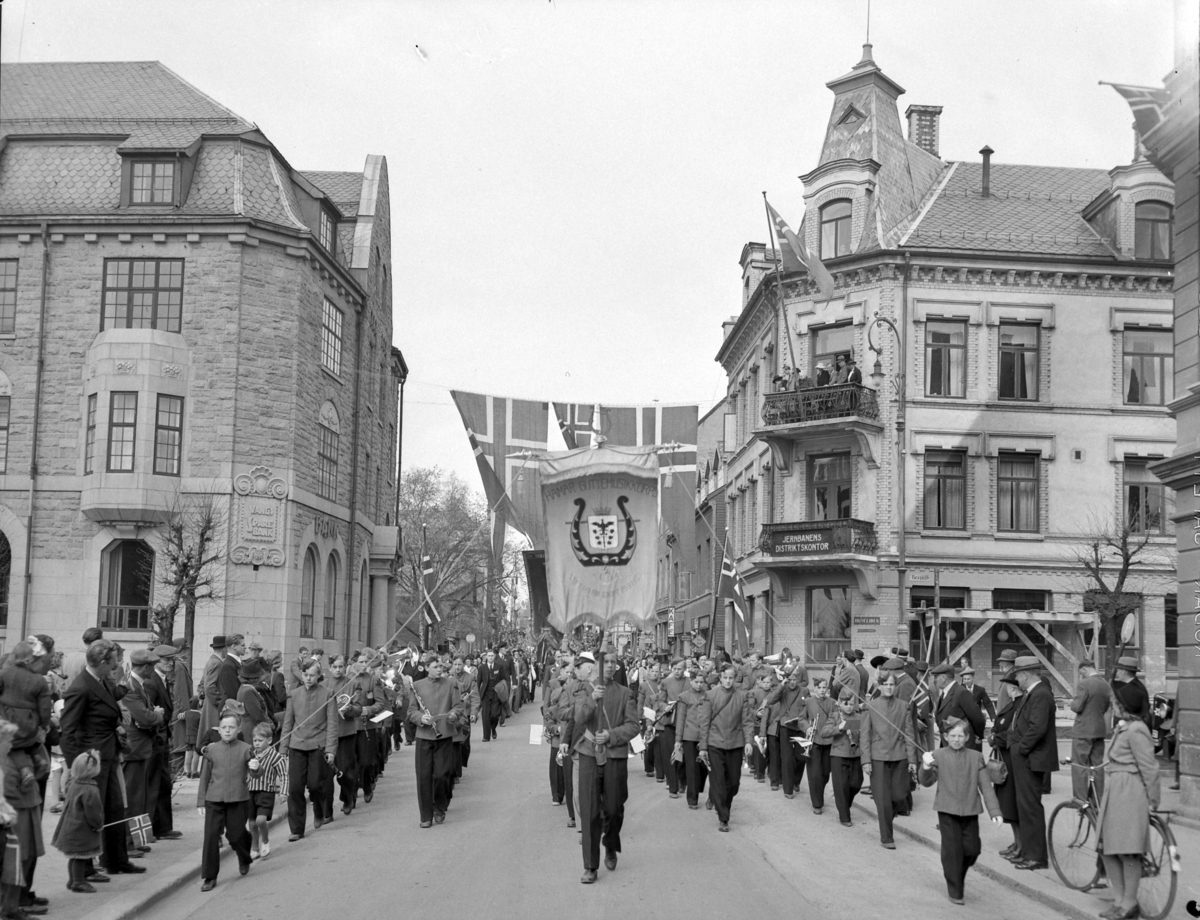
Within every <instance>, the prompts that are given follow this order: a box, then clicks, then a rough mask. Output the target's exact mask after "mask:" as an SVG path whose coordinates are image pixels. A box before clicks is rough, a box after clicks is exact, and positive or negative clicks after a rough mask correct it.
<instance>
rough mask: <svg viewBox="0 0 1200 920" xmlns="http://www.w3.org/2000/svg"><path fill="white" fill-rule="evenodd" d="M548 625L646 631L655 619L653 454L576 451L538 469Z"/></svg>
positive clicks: (627, 449)
mask: <svg viewBox="0 0 1200 920" xmlns="http://www.w3.org/2000/svg"><path fill="white" fill-rule="evenodd" d="M539 473H540V475H541V486H542V500H543V507H544V509H545V525H546V582H547V588H548V590H549V595H550V617H549V619H550V625H552V626H553V627H554V628H555V629H557V630H559V631H560V632H562V633H568V632H570V631H571V630H573V629H575V628H576V627H578V626H582V625H584V624H593V625H595V626H599V627H601V628H602V629H605V630H611V629H613V628H614V627H615V626H617V625H618V624H619V623H622V622H625V623H629V624H631V625H632V626H634V627H637V628H646V627H648V626H650V625H651V624H652V622H653V620H654V600H655V590H656V574H657V573H656V570H655V563H656V553H655V549H656V542H657V540H658V521H657V512H658V483H659V470H658V455H657V453H656V451H655V449H654V448H653V447H649V448H647V447H607V446H605V447H600V448H590V449H589V448H580V449H578V450H573V451H567V452H565V453H552V454H547V455H546V456H545V457H544V458H543V460H542V462H541V463H540V464H539Z"/></svg>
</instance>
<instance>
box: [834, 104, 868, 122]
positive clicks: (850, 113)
mask: <svg viewBox="0 0 1200 920" xmlns="http://www.w3.org/2000/svg"><path fill="white" fill-rule="evenodd" d="M864 118H866V116H865V115H863V113H862V112H860V111H859V110H858V108H857V107H856V106H854V105H848V106H846V111H845V112H843V113H842V117H841V118H840V119H838V124H839V125H856V124H858V123H859V122H860V121H862V120H863V119H864Z"/></svg>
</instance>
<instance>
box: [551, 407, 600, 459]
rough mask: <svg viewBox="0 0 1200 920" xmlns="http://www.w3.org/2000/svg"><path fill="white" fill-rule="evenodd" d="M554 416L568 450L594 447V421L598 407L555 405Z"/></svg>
mask: <svg viewBox="0 0 1200 920" xmlns="http://www.w3.org/2000/svg"><path fill="white" fill-rule="evenodd" d="M554 416H555V418H557V419H558V430H559V431H561V432H562V436H563V442H564V443H565V444H566V445H567V450H576V449H578V448H580V447H591V446H592V421H593V419H595V417H596V407H595V406H592V405H588V404H587V403H555V404H554Z"/></svg>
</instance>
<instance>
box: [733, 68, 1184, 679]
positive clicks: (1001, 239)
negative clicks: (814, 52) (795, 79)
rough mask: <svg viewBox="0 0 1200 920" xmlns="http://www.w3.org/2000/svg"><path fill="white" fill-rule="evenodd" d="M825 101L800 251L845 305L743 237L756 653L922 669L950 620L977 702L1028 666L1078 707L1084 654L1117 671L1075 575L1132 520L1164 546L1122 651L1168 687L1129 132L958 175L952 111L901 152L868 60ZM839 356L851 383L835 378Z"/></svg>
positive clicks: (1162, 510) (1142, 189) (1166, 529)
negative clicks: (1069, 159) (858, 654)
mask: <svg viewBox="0 0 1200 920" xmlns="http://www.w3.org/2000/svg"><path fill="white" fill-rule="evenodd" d="M827 85H828V86H829V88H830V89H831V90H832V92H833V97H834V98H833V105H832V110H831V112H830V116H829V123H828V128H827V130H826V134H825V140H824V144H823V146H822V149H821V151H820V157H819V160H818V161H817V163H816V164H815V166H814V167H813V168H812V169H811V170H810V171H809V172H808V173H807V174H806V175H803V176H801V179H802V181H803V183H804V187H805V199H804V200H805V215H806V216H805V218H804V222H803V226H802V227H801V228H798V230H797V232H798V233H799V234H800V235H801V237H802V239H803V240H804V242H805V243H806V244H807V246H808V248H809V250H810V251H811V252H812V253H814V254H816V255H818V256H819V257H820V259H821V260H822V261H823V262H824V264H825V265H826V267H827V268H828V270H829V271H830V272H831V274H832V275H833V277H834V280H835V291H834V294H833V296H832V298H829V299H827V298H825V297H823V296H821V295H820V294H819V293H818V291H817V288H816V285H815V284H814V283H812V282H811V281H810V280H809V278H808V277H807V275H806V273H805V272H804V271H803V270H797V271H787V270H784V269H782V267H781V266H779V265H777V260H776V258H775V250H774V249H773V247H772V245H771V244H768V245H763V244H759V243H748V244H746V246H745V247H744V249H743V251H742V256H741V265H742V272H743V282H744V283H743V298H742V304H741V310H740V312H739V314H738V315H737V316H733V317H730V319H729V321H728V322H727V323H726V324H725V336H724V341H723V344H722V346H721V348H720V351H719V352H718V354H717V360H718V361H719V362H720V363H721V365H722V366H723V367H724V368H725V370H726V372H727V374H728V392H727V397H726V403H725V413H726V425H725V432H726V434H725V443H724V445H723V447H724V450H723V451H722V456H723V458H724V459H725V470H724V476H723V481H724V486H725V492H726V496H725V497H726V500H727V502H728V507H727V512H728V513H727V527H728V532H729V535H730V548H731V554H733V555H734V558H735V560H736V564H737V567H738V569H739V571H740V572H741V573H742V575H743V577H744V579H745V584H746V592H747V594H748V595H749V600H750V609H751V617H750V619H751V622H750V632H751V641H752V642H753V644H754V645H755V646H757V647H758V648H760V649H763V650H765V651H767V652H778V651H780V650H781V649H782V648H783V647H785V646H786V647H789V648H791V650H792V651H793V652H796V653H797V654H802V655H803V656H804V657H805V658H806V660H807V662H808V664H809V666H810V667H812V666H814V665H821V664H831V663H832V662H833V661H834V660H835V659H836V657H837V656H838V654H839V653H841V652H842V651H844V650H846V649H849V648H858V649H862V650H863V651H864V652H865V653H866V656H867V657H868V658H870V657H873V656H874V655H875V654H879V653H880V652H884V651H886V650H887V649H889V648H891V647H892V646H902V647H910V648H911V649H912V650H913V651H914V652H917V653H923V649H924V647H925V646H924V645H923V642H928V641H933V638H934V634H935V629H934V626H935V623H936V635H937V639H936V641H937V642H938V643H939V645H938V648H937V649H936V650H935V657H938V658H945V657H949V658H952V659H954V660H958V659H960V658H966V659H969V660H970V661H971V663H972V664H973V665H974V667H975V668H976V669H977V671H978V674H977V679H978V680H979V681H980V682H981V683H982V684H983V685H985V686H992V687H994V686H996V681H997V680H998V676H999V675H998V673H997V662H998V660H999V658H1000V655H1001V653H1002V652H1003V651H1004V650H1006V649H1014V650H1015V651H1016V652H1017V653H1018V654H1022V655H1026V654H1036V655H1037V656H1038V657H1039V658H1040V659H1042V661H1043V663H1044V664H1045V666H1046V668H1047V672H1048V674H1049V675H1050V679H1051V683H1052V685H1053V687H1054V690H1055V693H1056V695H1059V696H1063V695H1066V694H1067V693H1068V688H1070V687H1073V685H1074V683H1075V680H1076V677H1077V675H1076V671H1075V668H1076V666H1077V663H1078V662H1079V661H1080V660H1081V659H1083V658H1084V657H1088V656H1091V655H1094V654H1097V653H1098V654H1099V656H1100V658H1101V659H1103V657H1104V645H1105V637H1104V636H1102V635H1099V634H1098V630H1097V628H1096V627H1097V623H1098V620H1097V618H1096V614H1095V609H1094V608H1095V603H1094V601H1093V595H1092V593H1091V590H1092V588H1094V587H1095V584H1094V583H1089V581H1088V579H1087V577H1086V575H1085V573H1084V572H1083V570H1082V568H1081V567H1080V566H1079V565H1078V564H1077V562H1076V561H1075V557H1076V555H1077V554H1078V553H1079V552H1080V550H1081V549H1083V548H1085V547H1086V546H1087V545H1088V543H1089V542H1090V540H1089V537H1090V535H1091V534H1093V533H1096V532H1115V531H1119V530H1120V529H1121V527H1122V525H1123V524H1124V523H1125V522H1130V525H1131V526H1130V528H1129V529H1130V530H1131V532H1132V534H1133V536H1134V538H1135V539H1140V538H1142V537H1145V538H1146V542H1147V544H1148V551H1147V553H1146V554H1145V555H1146V559H1147V561H1146V562H1144V563H1141V564H1139V565H1137V566H1136V567H1135V568H1134V569H1133V571H1132V572H1131V575H1130V579H1129V581H1128V582H1127V584H1126V587H1125V590H1126V592H1127V593H1129V594H1133V595H1135V596H1136V598H1137V612H1136V616H1135V621H1134V630H1133V635H1132V637H1131V639H1130V644H1129V646H1127V651H1126V653H1127V654H1135V655H1137V656H1138V657H1139V659H1140V660H1141V662H1142V666H1143V668H1144V669H1145V671H1146V674H1147V684H1148V686H1149V687H1150V688H1151V690H1152V692H1153V691H1154V690H1161V689H1165V688H1166V687H1167V686H1168V685H1169V683H1170V682H1171V681H1172V680H1173V679H1174V676H1175V674H1176V672H1177V667H1178V661H1177V657H1178V635H1177V630H1176V628H1175V627H1176V625H1177V623H1176V613H1177V601H1176V597H1175V591H1176V588H1175V584H1174V578H1173V572H1174V548H1173V545H1172V544H1173V540H1172V536H1171V535H1172V530H1173V525H1172V522H1171V516H1172V514H1173V497H1172V492H1171V490H1170V489H1167V488H1165V487H1164V486H1163V485H1162V484H1161V483H1160V481H1159V480H1158V479H1157V478H1156V477H1155V476H1154V475H1152V473H1151V472H1150V470H1149V467H1150V465H1152V464H1154V463H1155V462H1156V461H1159V460H1162V459H1163V458H1166V457H1170V456H1171V454H1172V452H1173V450H1174V444H1175V422H1174V420H1173V419H1172V417H1171V416H1170V414H1169V411H1168V408H1167V407H1168V404H1169V403H1170V402H1171V400H1172V399H1173V398H1174V393H1173V392H1172V374H1173V371H1172V367H1173V357H1172V353H1173V346H1172V323H1173V318H1172V294H1171V292H1172V263H1171V242H1172V241H1171V217H1172V213H1173V208H1174V204H1175V192H1174V187H1173V185H1172V183H1171V181H1170V180H1168V179H1167V178H1166V177H1165V176H1164V175H1163V174H1162V173H1161V172H1159V170H1158V169H1156V168H1155V167H1154V166H1153V165H1152V164H1151V163H1150V162H1149V161H1148V160H1147V159H1146V158H1145V156H1144V155H1143V151H1142V149H1141V146H1140V143H1139V142H1138V140H1137V139H1136V138H1131V140H1132V141H1133V142H1134V143H1132V144H1131V147H1132V148H1133V149H1134V151H1135V152H1134V156H1133V157H1132V162H1130V163H1128V164H1120V165H1114V166H1113V168H1112V169H1109V170H1103V169H1077V168H1067V167H1044V166H1018V165H1009V164H1006V163H1004V162H1002V153H998V154H997V153H994V152H993V151H991V150H990V148H987V147H984V150H982V151H981V154H982V156H983V161H982V162H962V161H951V160H943V159H942V158H941V157H940V156H939V148H938V140H939V122H940V119H941V117H942V110H941V108H940V107H938V106H932V105H913V106H909V107H908V108H907V110H906V112H905V117H906V120H907V132H906V131H905V127H904V126H903V125H902V122H901V117H900V111H899V106H898V99H899V97H900V95H901V94H902V93H903V92H904V90H903V88H902V87H901V86H900V85H899V84H898V83H896V82H895V81H894V80H892V79H891V78H890V77H888V76H887V75H886V74H884V72H883V71H882V70H881V69H880V67H879V65H878V64H876V62H875V61H874V60H873V55H872V49H871V46H870V45H867V46H865V47H864V54H863V58H862V60H861V61H859V63H857V64H856V65H854V67H853V68H852V69H851V70H850V71H849V72H848V73H846V74H845V75H843V76H841V77H838V78H837V79H835V80H833V81H832V82H830V83H829V84H827ZM1097 91H1098V92H1109V91H1110V90H1107V89H1098V90H1097ZM948 115H949V116H951V117H952V115H953V113H948ZM986 140H987V139H986V138H980V141H981V144H982V142H983V141H986ZM783 217H784V219H785V220H786V219H788V218H789V215H788V214H786V213H784V214H783ZM793 220H798V217H797V218H793ZM850 359H853V360H854V361H855V362H856V363H857V368H858V370H859V372H860V374H861V382H856V381H855V379H854V376H853V375H850V376H849V377H848V379H847V374H846V373H845V372H843V374H842V376H843V379H844V382H841V383H838V382H837V381H838V366H839V364H844V365H846V367H847V368H849V367H850V365H849V364H848V363H847V362H848V361H849V360H850ZM827 375H828V376H827ZM902 553H903V556H902V555H901V554H902ZM902 562H903V564H901V563H902ZM733 615H734V614H733V612H732V608H731V607H729V606H727V607H726V609H725V611H724V616H725V619H726V621H728V620H729V618H730V617H732V616H733ZM724 626H725V628H724V630H723V632H724V634H725V635H726V636H731V635H733V632H732V630H731V629H730V628H729V624H728V622H727V623H726V624H724ZM923 630H924V632H923ZM877 650H878V651H877Z"/></svg>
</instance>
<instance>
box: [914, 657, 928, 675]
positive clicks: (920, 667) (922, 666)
mask: <svg viewBox="0 0 1200 920" xmlns="http://www.w3.org/2000/svg"><path fill="white" fill-rule="evenodd" d="M916 666H917V673H918V674H924V673H925V672H926V671H928V670H929V662H928V661H922V660H921V659H920V658H918V659H917V664H916Z"/></svg>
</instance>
